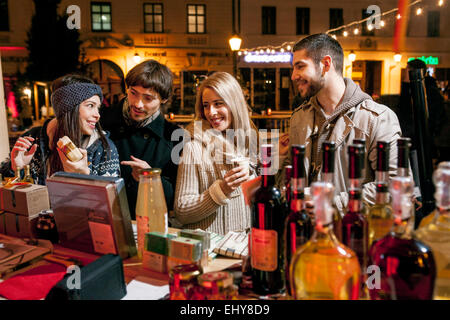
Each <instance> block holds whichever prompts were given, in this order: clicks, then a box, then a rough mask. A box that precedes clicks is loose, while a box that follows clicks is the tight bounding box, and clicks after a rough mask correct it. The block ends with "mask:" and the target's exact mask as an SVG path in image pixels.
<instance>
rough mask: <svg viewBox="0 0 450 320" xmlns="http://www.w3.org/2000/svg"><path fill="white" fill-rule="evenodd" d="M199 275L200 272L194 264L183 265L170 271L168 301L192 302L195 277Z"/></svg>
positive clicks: (195, 283) (195, 282)
mask: <svg viewBox="0 0 450 320" xmlns="http://www.w3.org/2000/svg"><path fill="white" fill-rule="evenodd" d="M200 274H201V270H200V268H199V267H198V265H196V264H184V265H179V266H175V267H173V268H172V269H170V271H169V291H170V300H193V294H194V291H195V290H194V289H195V286H196V285H197V277H198V276H199V275H200Z"/></svg>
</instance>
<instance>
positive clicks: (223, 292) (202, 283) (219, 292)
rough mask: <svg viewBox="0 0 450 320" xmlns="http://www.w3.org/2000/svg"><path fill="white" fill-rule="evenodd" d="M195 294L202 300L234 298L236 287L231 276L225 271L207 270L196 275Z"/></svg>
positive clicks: (236, 293)
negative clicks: (199, 295) (201, 296)
mask: <svg viewBox="0 0 450 320" xmlns="http://www.w3.org/2000/svg"><path fill="white" fill-rule="evenodd" d="M198 284H199V287H198V289H197V294H201V295H203V298H204V300H235V299H237V296H238V287H237V286H236V285H234V284H233V276H232V275H231V274H230V273H229V272H226V271H217V272H208V273H204V274H202V275H200V276H199V277H198Z"/></svg>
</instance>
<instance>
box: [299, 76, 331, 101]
mask: <svg viewBox="0 0 450 320" xmlns="http://www.w3.org/2000/svg"><path fill="white" fill-rule="evenodd" d="M324 85H325V77H324V76H323V75H322V74H321V73H320V72H317V71H316V74H315V77H314V79H311V80H309V87H308V88H307V90H306V92H305V94H304V95H303V94H302V93H301V92H300V96H301V97H302V98H303V99H305V100H309V99H311V98H312V97H313V96H315V95H316V94H317V93H318V92H319V91H320V90H322V88H323V87H324Z"/></svg>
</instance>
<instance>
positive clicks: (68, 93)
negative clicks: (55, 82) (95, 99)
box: [52, 83, 103, 119]
mask: <svg viewBox="0 0 450 320" xmlns="http://www.w3.org/2000/svg"><path fill="white" fill-rule="evenodd" d="M95 95H98V96H99V97H100V102H101V101H103V94H102V88H100V86H98V85H96V84H93V83H73V84H69V85H67V86H64V87H61V88H58V89H56V90H55V92H53V94H52V106H53V110H55V115H56V118H57V119H60V118H61V117H62V116H63V115H64V114H65V113H66V112H68V111H70V110H72V109H73V108H75V107H76V106H78V105H79V104H80V103H82V102H83V101H84V100H86V99H89V98H90V97H92V96H95Z"/></svg>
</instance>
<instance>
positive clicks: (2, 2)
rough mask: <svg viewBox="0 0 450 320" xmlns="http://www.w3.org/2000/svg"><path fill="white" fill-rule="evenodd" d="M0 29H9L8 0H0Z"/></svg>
mask: <svg viewBox="0 0 450 320" xmlns="http://www.w3.org/2000/svg"><path fill="white" fill-rule="evenodd" d="M0 31H9V15H8V0H0Z"/></svg>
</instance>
